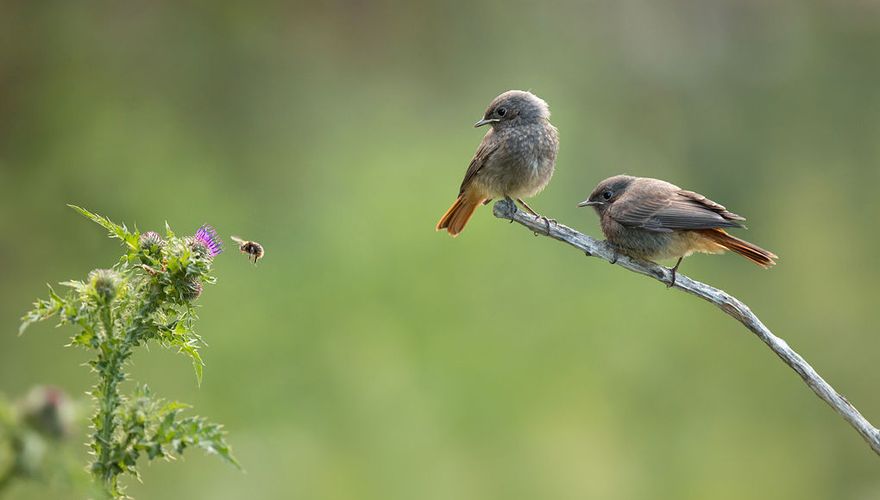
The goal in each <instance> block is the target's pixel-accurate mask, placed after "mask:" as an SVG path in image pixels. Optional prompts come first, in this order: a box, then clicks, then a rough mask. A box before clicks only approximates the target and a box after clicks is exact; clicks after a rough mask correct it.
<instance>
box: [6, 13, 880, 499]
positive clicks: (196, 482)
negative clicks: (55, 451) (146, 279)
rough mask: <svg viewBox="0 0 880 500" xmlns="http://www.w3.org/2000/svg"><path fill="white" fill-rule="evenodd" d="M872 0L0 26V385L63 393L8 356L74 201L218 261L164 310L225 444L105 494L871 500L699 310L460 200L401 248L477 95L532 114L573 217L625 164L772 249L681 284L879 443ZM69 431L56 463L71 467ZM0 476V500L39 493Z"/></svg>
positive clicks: (840, 426)
mask: <svg viewBox="0 0 880 500" xmlns="http://www.w3.org/2000/svg"><path fill="white" fill-rule="evenodd" d="M878 54H880V4H878V3H877V2H873V1H870V0H836V1H833V2H832V1H827V2H822V1H802V0H779V1H771V2H768V1H758V0H753V1H734V0H731V1H718V0H715V1H699V2H698V1H685V0H681V1H667V2H654V1H652V0H624V1H616V2H612V1H607V2H578V1H563V2H523V1H517V0H514V1H501V0H495V1H488V2H472V1H459V0H430V1H422V2H404V1H393V0H384V1H377V2H365V1H357V0H335V1H326V2H309V3H303V2H263V3H260V4H259V5H258V3H249V2H233V1H215V2H193V3H181V2H170V1H155V2H132V1H127V0H126V1H113V2H69V1H61V0H55V1H52V0H47V1H40V2H34V1H28V0H21V1H12V0H3V1H2V2H0V214H2V215H0V235H2V236H0V238H2V240H0V332H2V334H0V392H2V393H4V394H6V395H7V397H9V398H13V397H17V396H19V395H21V394H24V393H25V392H26V391H27V389H28V388H29V387H30V386H32V385H34V384H37V383H49V384H56V385H60V386H61V387H63V388H64V389H65V390H67V391H68V392H70V393H71V394H73V395H74V396H76V397H77V398H79V399H82V400H84V401H85V396H84V391H86V390H87V388H88V387H89V385H90V384H91V383H92V377H91V375H90V374H89V373H88V370H87V369H86V368H85V367H83V366H81V364H82V363H83V362H84V361H86V357H85V353H83V352H79V351H76V350H73V349H69V348H65V347H64V344H65V343H66V339H67V337H68V335H69V334H71V333H72V331H71V330H65V329H60V330H56V329H53V328H51V325H48V324H47V325H43V326H39V327H36V328H34V329H32V330H31V331H29V333H28V334H27V335H25V336H24V337H21V338H19V337H16V331H17V326H18V318H19V317H20V316H21V314H22V313H23V312H24V311H25V310H27V309H28V307H29V305H30V303H31V301H32V300H33V299H34V298H36V297H38V296H43V295H45V284H46V283H54V282H58V281H62V280H65V279H71V278H80V277H83V276H85V275H86V274H87V273H88V271H89V270H90V269H92V268H94V267H105V266H108V265H110V264H112V263H113V262H115V260H116V259H117V255H118V254H119V252H120V248H119V247H118V245H117V242H115V241H111V240H108V239H107V238H105V233H104V231H103V230H102V229H100V228H99V227H97V226H95V225H94V224H92V223H90V222H88V221H87V220H85V219H84V218H82V217H80V216H79V215H77V214H75V213H74V212H73V211H72V210H70V209H69V208H67V207H66V206H65V204H67V203H76V204H79V205H82V206H84V207H86V208H88V209H91V210H94V211H96V212H99V213H101V214H105V215H108V216H109V217H111V218H112V219H114V220H115V221H119V222H126V223H127V224H128V225H130V226H131V225H134V224H136V225H137V226H138V227H139V228H140V229H141V230H147V229H157V228H161V227H163V224H164V222H165V221H166V220H167V221H168V222H169V223H170V224H171V225H172V227H174V228H175V229H176V230H177V231H178V232H187V231H192V230H194V229H195V228H197V227H198V226H199V225H200V224H202V223H205V222H207V223H211V224H213V225H214V226H216V227H217V229H218V230H219V231H220V232H221V233H222V234H224V235H230V234H238V235H242V236H245V237H247V238H252V239H255V240H257V241H260V242H262V243H263V244H264V246H265V248H266V257H265V259H264V260H263V261H262V262H261V263H260V265H259V266H257V267H256V268H255V267H254V266H253V265H251V264H249V263H248V262H247V261H246V258H245V257H244V256H241V255H238V254H237V253H236V252H235V251H234V249H233V248H229V251H227V252H226V253H225V254H223V255H222V256H221V257H219V258H218V262H217V265H216V270H217V274H218V276H219V283H218V285H216V286H214V287H211V288H209V289H208V291H207V292H206V293H205V294H204V295H203V297H202V298H201V299H200V302H201V305H202V309H201V313H200V315H201V318H202V321H201V322H200V324H199V331H200V332H201V333H202V335H203V336H204V337H205V339H206V340H207V341H208V343H209V344H210V345H209V347H208V348H207V349H206V350H205V351H204V357H205V359H206V361H207V367H206V371H205V379H204V382H203V384H202V387H201V388H198V387H197V385H196V380H195V377H194V375H193V373H192V368H191V366H190V363H189V362H188V360H186V359H185V358H183V357H181V356H177V355H174V354H173V353H169V352H164V351H162V350H161V349H152V350H151V352H141V353H140V354H139V355H138V356H137V357H136V358H135V364H134V366H133V373H134V376H135V377H136V378H137V379H139V380H143V381H146V382H148V383H149V384H150V385H151V386H152V387H153V388H154V389H155V390H156V392H157V393H159V394H161V395H164V396H167V397H170V398H174V399H178V400H181V401H184V402H188V403H191V404H193V405H194V406H195V409H196V411H197V412H198V413H200V414H202V415H205V416H208V417H210V418H212V419H214V420H217V421H220V422H223V423H225V424H226V426H227V429H228V431H229V433H230V437H229V439H230V441H231V443H232V444H233V446H234V451H235V453H236V455H237V457H238V458H239V460H240V461H241V462H242V464H243V465H244V467H245V468H246V469H247V472H246V473H245V474H241V473H238V472H237V471H235V470H233V469H232V468H231V467H229V466H227V465H225V464H224V463H222V462H221V461H220V460H216V459H215V458H213V457H206V456H203V455H201V454H200V453H199V452H198V451H195V450H193V451H191V452H188V455H187V457H186V458H185V459H184V460H183V462H182V463H176V464H169V463H164V462H163V463H156V464H153V465H151V466H149V467H145V468H144V469H143V471H142V472H143V480H144V482H143V484H139V483H137V482H136V481H134V480H131V479H128V480H126V483H127V484H128V485H129V486H130V488H129V493H131V494H132V495H133V496H135V497H136V498H141V499H148V498H194V499H195V498H199V499H201V498H211V499H241V498H254V499H257V498H259V499H263V498H297V499H362V500H369V499H381V500H395V499H400V500H409V499H413V498H419V499H423V500H431V499H437V500H440V499H444V500H445V499H459V500H467V499H474V500H483V499H505V500H512V499H536V498H546V499H583V498H604V499H645V498H651V499H707V498H711V499H742V498H774V499H799V500H803V499H827V498H835V499H856V500H867V499H875V498H880V469H878V462H877V457H876V456H875V455H874V454H873V453H872V452H871V451H870V449H869V448H868V447H867V446H866V444H865V443H864V442H862V440H861V438H860V437H859V436H858V435H857V434H856V433H855V432H854V431H853V430H852V429H850V428H849V426H848V425H847V424H846V423H845V422H844V421H843V420H841V419H840V418H839V417H838V416H837V415H836V414H835V413H833V412H832V411H831V410H830V409H829V408H828V407H827V406H826V405H825V404H824V403H822V402H821V401H820V400H818V399H817V398H816V397H815V396H814V395H813V394H812V393H811V392H810V391H809V390H808V389H807V388H806V386H805V385H804V384H803V383H802V382H801V381H800V379H799V378H798V377H797V376H796V375H795V374H794V373H793V372H792V371H791V370H790V369H788V368H787V367H786V366H785V365H783V364H782V363H781V362H780V361H779V360H778V359H776V358H775V356H773V355H772V354H771V353H770V352H769V351H768V350H767V349H766V348H765V347H764V346H763V345H762V344H761V343H760V342H759V341H758V340H757V339H756V338H754V337H753V336H752V335H751V334H749V333H747V332H746V331H745V330H744V329H743V328H742V327H741V326H740V325H739V324H738V323H736V322H734V321H733V320H731V319H730V318H728V317H726V316H724V315H723V314H721V313H720V312H719V311H718V310H716V309H714V308H712V307H710V306H709V305H707V304H704V303H702V302H700V301H698V300H696V299H694V298H692V297H689V296H686V295H685V294H682V293H677V292H673V291H667V290H666V289H665V288H664V287H663V286H662V285H661V284H659V283H657V282H654V281H651V280H648V279H645V278H643V277H639V276H636V275H634V274H631V273H627V272H625V271H623V270H621V269H620V268H616V267H612V266H609V265H607V264H604V263H602V262H600V261H598V260H593V259H587V258H585V257H584V256H583V255H581V254H579V253H578V252H576V251H574V250H572V249H571V248H567V247H565V246H563V245H561V244H558V243H554V242H551V241H549V240H546V239H543V238H535V237H533V236H532V235H531V234H530V233H528V232H527V231H526V230H524V229H522V228H520V227H516V226H510V225H508V224H506V223H503V222H501V221H498V220H495V219H494V218H493V217H492V215H491V210H490V208H482V209H480V210H479V211H478V213H477V214H476V216H475V218H474V219H473V220H472V222H471V223H470V225H469V226H468V228H467V230H466V231H465V232H464V233H463V234H462V236H461V237H459V238H457V239H455V240H453V239H451V238H449V237H448V236H446V235H445V234H437V233H435V232H434V230H433V228H434V224H435V223H436V221H437V219H438V218H439V216H440V215H441V214H442V213H443V212H444V211H445V210H446V208H447V207H448V206H449V204H451V202H452V201H453V199H454V197H455V195H456V193H457V189H458V185H459V182H460V180H461V177H462V175H463V174H464V171H465V169H466V168H467V164H468V160H469V159H470V157H471V155H472V153H473V151H474V150H475V148H476V146H477V144H478V143H479V141H480V139H481V137H482V134H483V131H482V130H474V129H473V128H471V125H472V123H473V122H474V121H476V120H477V119H478V118H479V117H480V115H481V114H482V112H483V110H484V109H485V106H486V105H487V104H488V102H489V101H490V100H491V99H492V98H493V97H494V96H495V95H496V94H498V93H500V92H502V91H504V90H507V89H510V88H521V89H531V90H533V91H534V92H535V93H537V94H538V95H540V96H541V97H543V98H544V99H546V100H547V101H548V102H549V103H550V106H551V109H552V111H553V122H554V123H555V124H556V126H557V127H558V128H559V129H560V132H561V150H560V153H559V161H558V166H557V173H556V176H555V178H554V179H553V182H552V184H551V185H550V187H549V188H548V189H547V190H546V191H545V192H544V193H543V194H542V195H540V196H539V197H537V198H535V199H534V200H533V203H532V206H534V207H535V208H536V209H538V210H539V211H541V212H543V213H545V214H547V215H550V216H552V217H555V218H557V219H559V220H560V221H561V222H564V223H566V224H569V225H572V226H574V227H576V228H579V229H581V230H583V231H585V232H587V233H590V234H593V235H599V229H598V225H597V221H596V217H595V215H594V214H593V213H591V212H589V211H586V210H581V209H576V208H575V203H576V202H578V201H580V200H582V199H584V198H585V197H586V195H587V194H588V193H589V192H590V190H591V189H592V188H593V186H594V185H595V184H596V183H597V182H598V181H599V180H601V179H603V178H605V177H607V176H610V175H613V174H617V173H621V172H627V173H631V174H636V175H646V176H652V177H660V178H664V179H667V180H670V181H673V182H675V183H677V184H679V185H682V186H686V187H688V188H690V189H694V190H697V191H700V192H703V193H705V194H707V195H710V196H711V197H712V198H713V199H715V200H717V201H719V202H721V203H724V204H726V205H727V206H728V207H730V208H731V209H732V210H734V211H736V212H738V213H741V214H743V215H745V216H746V217H748V218H749V224H750V229H749V230H748V232H747V233H744V232H739V233H737V234H740V235H743V234H745V236H746V237H747V238H748V239H749V240H752V241H754V242H756V243H758V244H760V245H762V246H764V247H767V248H769V249H771V250H773V251H775V252H776V253H777V254H779V255H780V256H781V259H780V263H779V265H778V266H777V267H776V268H774V269H772V270H770V271H762V270H761V269H758V268H757V267H755V266H753V265H751V264H749V263H748V262H747V261H745V260H744V259H740V258H737V257H735V256H725V257H708V256H697V257H693V258H691V259H689V260H687V261H686V262H685V263H684V265H683V268H682V270H683V272H684V273H686V274H689V275H692V276H694V277H696V278H697V279H701V280H704V281H707V282H709V283H711V284H715V285H718V286H721V287H723V288H725V289H727V290H728V291H730V292H731V293H733V294H735V295H737V296H739V297H740V298H742V299H743V300H744V301H746V302H747V303H748V304H749V305H750V306H751V307H752V308H753V309H754V311H755V312H757V313H758V314H759V315H760V316H761V318H762V319H763V320H764V321H765V322H766V323H767V324H768V325H769V326H770V327H771V328H772V329H773V330H774V331H775V332H776V333H778V334H779V335H780V336H782V337H784V338H785V339H786V340H788V341H789V342H790V343H791V344H792V345H793V346H794V347H795V348H796V349H798V350H799V351H800V352H801V353H802V354H803V355H804V356H805V357H806V358H807V359H808V360H809V361H810V362H811V363H813V364H814V366H815V367H816V368H817V369H818V370H819V371H820V373H821V374H823V376H825V377H826V378H827V379H828V380H829V381H830V382H831V383H832V384H833V385H835V387H837V388H838V389H839V390H841V391H842V393H844V394H845V395H846V396H847V397H848V398H849V399H850V400H851V401H852V402H853V403H854V404H855V405H856V406H857V407H858V408H859V409H860V410H862V412H863V413H864V414H865V415H866V416H868V417H869V419H873V420H874V421H875V423H876V422H878V421H880V398H878V396H877V394H878V392H877V387H878V383H880V367H878V363H877V354H876V353H877V352H878V348H880V335H878V333H880V332H878V327H877V324H878V323H877V318H878V307H877V304H878V292H877V290H878V287H877V283H878V281H880V260H878V259H877V258H876V254H875V252H876V246H877V244H878V243H880V238H878V236H877V229H878V222H877V220H878V215H880V200H878V194H880V188H878V183H880V58H878ZM82 440H83V438H82V437H81V436H80V437H77V438H76V439H75V440H74V443H73V444H72V445H71V446H73V447H74V449H75V450H76V453H79V454H80V455H81V457H82V460H83V462H84V461H85V460H86V452H85V447H82V446H80V444H79V443H80V442H81V441H82ZM81 497H82V494H79V493H78V492H74V491H68V490H66V489H65V488H58V487H55V488H46V487H44V486H39V485H28V484H23V483H22V484H19V485H17V486H15V487H14V488H13V489H10V490H9V495H8V496H7V498H16V499H37V498H39V499H67V498H81Z"/></svg>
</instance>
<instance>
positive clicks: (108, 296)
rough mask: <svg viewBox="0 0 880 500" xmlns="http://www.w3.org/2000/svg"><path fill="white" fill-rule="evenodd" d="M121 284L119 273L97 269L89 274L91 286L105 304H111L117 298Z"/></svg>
mask: <svg viewBox="0 0 880 500" xmlns="http://www.w3.org/2000/svg"><path fill="white" fill-rule="evenodd" d="M121 283H122V278H121V277H120V276H119V273H117V272H116V271H114V270H112V269H95V270H94V271H92V272H91V273H89V285H90V286H91V287H92V289H93V290H94V291H95V294H96V295H97V296H98V298H100V299H101V300H102V301H103V302H104V303H109V302H111V301H112V300H113V298H114V297H116V291H117V289H118V288H119V285H120V284H121Z"/></svg>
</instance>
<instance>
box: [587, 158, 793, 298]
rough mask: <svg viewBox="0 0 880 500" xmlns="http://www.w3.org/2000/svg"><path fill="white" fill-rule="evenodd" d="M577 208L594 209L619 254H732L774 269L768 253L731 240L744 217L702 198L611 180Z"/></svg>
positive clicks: (658, 183) (644, 180)
mask: <svg viewBox="0 0 880 500" xmlns="http://www.w3.org/2000/svg"><path fill="white" fill-rule="evenodd" d="M577 206H579V207H587V206H590V207H593V208H594V209H595V210H596V213H597V214H598V215H599V219H600V222H601V226H602V232H603V233H604V234H605V238H606V239H607V240H608V242H609V243H611V244H612V245H613V246H614V247H615V249H617V250H619V251H620V252H622V253H624V254H626V255H629V256H631V257H636V258H640V259H644V260H650V261H656V260H663V259H678V261H677V262H676V263H675V266H674V267H672V268H671V270H672V280H671V283H669V286H672V285H674V284H675V276H676V272H677V271H678V267H679V266H680V265H681V261H682V259H684V258H685V257H687V256H689V255H691V254H693V253H696V252H700V253H709V254H717V253H723V252H724V251H726V250H730V251H732V252H735V253H737V254H739V255H741V256H743V257H745V258H746V259H749V260H750V261H752V262H754V263H755V264H757V265H759V266H761V267H762V268H769V267H771V266H773V265H775V264H776V260H775V259H778V257H777V256H776V255H775V254H774V253H773V252H770V251H768V250H764V249H763V248H761V247H759V246H757V245H754V244H752V243H749V242H748V241H745V240H741V239H739V238H737V237H735V236H732V235H730V234H729V233H728V232H727V231H726V229H727V228H744V227H745V226H744V225H743V223H742V222H743V221H744V220H745V218H744V217H742V216H740V215H737V214H735V213H733V212H730V211H728V210H727V209H726V208H725V207H724V206H722V205H720V204H718V203H716V202H714V201H712V200H710V199H708V198H706V197H705V196H703V195H701V194H699V193H695V192H693V191H687V190H685V189H682V188H680V187H678V186H676V185H675V184H671V183H669V182H666V181H663V180H660V179H651V178H648V177H633V176H630V175H616V176H614V177H609V178H608V179H605V180H603V181H602V182H600V183H599V184H598V185H597V186H596V188H595V189H594V190H593V192H592V193H591V194H590V197H589V198H588V199H586V200H584V201H582V202H580V203H578V205H577Z"/></svg>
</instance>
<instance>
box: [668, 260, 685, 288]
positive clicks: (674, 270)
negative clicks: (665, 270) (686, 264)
mask: <svg viewBox="0 0 880 500" xmlns="http://www.w3.org/2000/svg"><path fill="white" fill-rule="evenodd" d="M683 258H684V257H679V258H678V262H676V263H675V265H674V266H672V267H670V268H669V270H670V271H672V278H671V279H670V280H669V283H668V284H667V285H666V288H672V287H674V286H675V277H676V276H677V275H678V266H679V265H681V259H683Z"/></svg>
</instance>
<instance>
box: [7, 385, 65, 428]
mask: <svg viewBox="0 0 880 500" xmlns="http://www.w3.org/2000/svg"><path fill="white" fill-rule="evenodd" d="M19 411H20V412H21V418H22V421H23V422H24V423H25V424H26V425H27V426H28V427H30V428H32V429H33V430H35V431H37V432H39V433H40V434H42V435H44V436H46V437H48V438H50V439H53V440H55V441H60V440H61V439H64V438H65V437H67V436H68V435H69V434H70V432H71V428H72V426H73V421H74V419H75V415H74V407H73V403H71V401H70V398H68V397H67V395H66V394H65V393H64V391H62V390H61V389H59V388H57V387H51V386H37V387H34V388H33V389H31V391H30V392H29V393H28V395H27V396H26V397H25V398H24V399H23V400H22V401H21V402H20V403H19Z"/></svg>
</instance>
